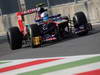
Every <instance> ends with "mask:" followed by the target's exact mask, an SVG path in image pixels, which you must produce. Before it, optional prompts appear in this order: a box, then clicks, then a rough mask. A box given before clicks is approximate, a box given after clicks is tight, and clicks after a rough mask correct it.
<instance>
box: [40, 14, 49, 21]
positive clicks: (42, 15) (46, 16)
mask: <svg viewBox="0 0 100 75" xmlns="http://www.w3.org/2000/svg"><path fill="white" fill-rule="evenodd" d="M41 18H42V19H43V21H47V20H48V19H49V16H48V13H47V12H43V13H42V14H41Z"/></svg>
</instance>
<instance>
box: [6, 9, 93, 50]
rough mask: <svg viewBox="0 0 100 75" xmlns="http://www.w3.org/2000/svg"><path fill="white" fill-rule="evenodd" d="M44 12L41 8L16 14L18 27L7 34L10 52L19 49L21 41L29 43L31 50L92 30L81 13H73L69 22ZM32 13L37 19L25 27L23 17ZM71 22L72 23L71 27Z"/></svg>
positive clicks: (59, 16)
mask: <svg viewBox="0 0 100 75" xmlns="http://www.w3.org/2000/svg"><path fill="white" fill-rule="evenodd" d="M46 11H47V10H44V9H43V8H42V10H40V11H39V12H38V9H37V8H34V9H30V10H27V11H24V12H17V13H16V14H17V19H18V27H11V28H9V29H8V32H7V36H8V42H9V45H10V48H11V49H12V50H15V49H19V48H21V47H22V44H23V41H26V42H27V41H29V42H30V43H31V47H32V48H33V47H38V46H41V44H43V42H46V41H51V40H61V39H63V38H65V37H66V35H68V34H69V33H73V34H75V35H83V34H87V33H88V31H90V30H92V25H91V24H90V23H88V21H87V19H86V16H85V14H84V13H83V12H77V13H75V16H74V17H73V20H72V21H71V20H70V18H68V17H67V16H64V17H62V16H61V15H60V14H57V15H53V16H48V14H47V12H46ZM32 13H38V14H39V15H38V17H39V18H38V19H35V20H34V23H33V24H26V25H25V24H24V23H23V21H24V19H23V16H24V15H27V14H32ZM40 14H41V15H40ZM71 22H73V25H72V24H71ZM72 27H73V28H74V31H73V28H72Z"/></svg>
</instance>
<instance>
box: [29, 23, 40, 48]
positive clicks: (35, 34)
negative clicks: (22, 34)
mask: <svg viewBox="0 0 100 75" xmlns="http://www.w3.org/2000/svg"><path fill="white" fill-rule="evenodd" d="M35 38H38V44H35V42H34V41H35ZM30 39H31V47H32V48H34V47H37V46H40V45H41V33H40V28H39V26H38V25H37V24H33V25H31V28H30Z"/></svg>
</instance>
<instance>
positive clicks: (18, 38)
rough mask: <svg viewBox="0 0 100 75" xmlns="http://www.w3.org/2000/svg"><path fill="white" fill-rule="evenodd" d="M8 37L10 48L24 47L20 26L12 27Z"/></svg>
mask: <svg viewBox="0 0 100 75" xmlns="http://www.w3.org/2000/svg"><path fill="white" fill-rule="evenodd" d="M7 38H8V43H9V45H10V48H11V49H12V50H15V49H19V48H21V47H22V39H23V37H22V34H21V32H20V31H19V28H18V27H11V28H9V29H8V31H7Z"/></svg>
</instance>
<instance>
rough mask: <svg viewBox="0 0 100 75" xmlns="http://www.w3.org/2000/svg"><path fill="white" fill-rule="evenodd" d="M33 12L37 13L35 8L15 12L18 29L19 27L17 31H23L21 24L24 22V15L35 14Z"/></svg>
mask: <svg viewBox="0 0 100 75" xmlns="http://www.w3.org/2000/svg"><path fill="white" fill-rule="evenodd" d="M35 12H37V8H34V9H29V10H27V11H23V12H17V13H16V16H17V22H18V27H19V29H20V31H21V32H23V31H24V23H23V21H24V15H27V14H32V13H35Z"/></svg>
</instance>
